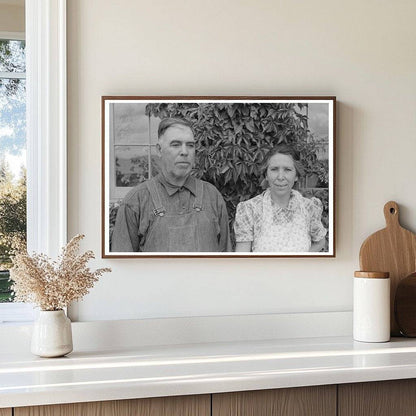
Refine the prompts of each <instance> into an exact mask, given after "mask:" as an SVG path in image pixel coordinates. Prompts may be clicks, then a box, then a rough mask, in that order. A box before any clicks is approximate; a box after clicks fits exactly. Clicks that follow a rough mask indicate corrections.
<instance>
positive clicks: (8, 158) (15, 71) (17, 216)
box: [0, 34, 26, 303]
mask: <svg viewBox="0 0 416 416" xmlns="http://www.w3.org/2000/svg"><path fill="white" fill-rule="evenodd" d="M6 37H8V39H5V38H6ZM22 38H23V35H22V34H15V35H13V34H4V35H2V34H0V126H1V127H0V302H2V303H4V302H11V301H12V293H11V290H10V285H11V284H10V281H9V271H8V269H9V268H10V266H11V260H10V254H11V252H12V250H13V247H14V246H16V245H17V244H26V54H25V41H24V40H23V39H22Z"/></svg>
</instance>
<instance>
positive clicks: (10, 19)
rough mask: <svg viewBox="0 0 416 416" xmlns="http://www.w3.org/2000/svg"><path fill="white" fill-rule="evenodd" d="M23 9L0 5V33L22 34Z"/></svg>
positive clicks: (18, 6) (23, 22) (22, 7)
mask: <svg viewBox="0 0 416 416" xmlns="http://www.w3.org/2000/svg"><path fill="white" fill-rule="evenodd" d="M24 31H25V7H24V5H11V4H1V3H0V32H24Z"/></svg>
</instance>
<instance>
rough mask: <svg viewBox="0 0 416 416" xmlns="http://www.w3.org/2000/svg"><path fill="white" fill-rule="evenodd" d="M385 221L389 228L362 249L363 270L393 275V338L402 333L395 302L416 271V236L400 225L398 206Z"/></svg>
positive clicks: (387, 208) (388, 208)
mask: <svg viewBox="0 0 416 416" xmlns="http://www.w3.org/2000/svg"><path fill="white" fill-rule="evenodd" d="M384 217H385V218H386V228H383V229H382V230H380V231H377V232H375V233H374V234H372V235H370V236H369V237H368V238H367V239H366V240H365V241H364V242H363V244H362V246H361V250H360V268H361V270H363V271H379V272H389V273H390V282H391V289H390V329H391V335H392V336H397V335H400V331H399V327H398V325H397V322H396V319H395V317H394V299H395V296H396V289H397V285H398V284H399V282H400V280H402V279H404V278H405V277H406V276H408V275H409V274H411V273H413V272H414V271H416V235H415V234H413V233H412V232H410V231H409V230H406V229H405V228H403V227H402V226H401V225H400V222H399V206H398V205H397V203H396V202H394V201H390V202H387V204H386V205H384ZM415 319H416V317H415Z"/></svg>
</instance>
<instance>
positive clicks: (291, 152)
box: [262, 143, 305, 178]
mask: <svg viewBox="0 0 416 416" xmlns="http://www.w3.org/2000/svg"><path fill="white" fill-rule="evenodd" d="M278 153H280V154H282V155H288V156H290V157H291V158H292V159H293V164H294V165H295V169H296V174H297V175H298V177H299V178H300V177H302V176H303V175H304V174H305V168H304V167H303V164H302V162H301V160H300V153H299V152H298V151H297V150H295V149H294V148H293V147H292V146H290V145H288V144H286V143H281V144H278V145H276V146H274V147H272V148H271V149H270V150H269V151H268V152H267V153H266V156H264V160H263V165H262V170H263V172H264V173H266V171H267V168H268V167H269V162H270V159H271V158H272V157H273V156H274V155H277V154H278Z"/></svg>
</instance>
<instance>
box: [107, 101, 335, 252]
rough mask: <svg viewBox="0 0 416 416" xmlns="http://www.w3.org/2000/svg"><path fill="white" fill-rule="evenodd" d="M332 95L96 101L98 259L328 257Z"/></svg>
mask: <svg viewBox="0 0 416 416" xmlns="http://www.w3.org/2000/svg"><path fill="white" fill-rule="evenodd" d="M335 103H336V100H335V97H318V96H316V97H102V169H103V172H102V181H103V183H102V256H103V257H105V258H122V257H128V258H130V257H334V256H335V237H334V235H335V192H334V191H335Z"/></svg>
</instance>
